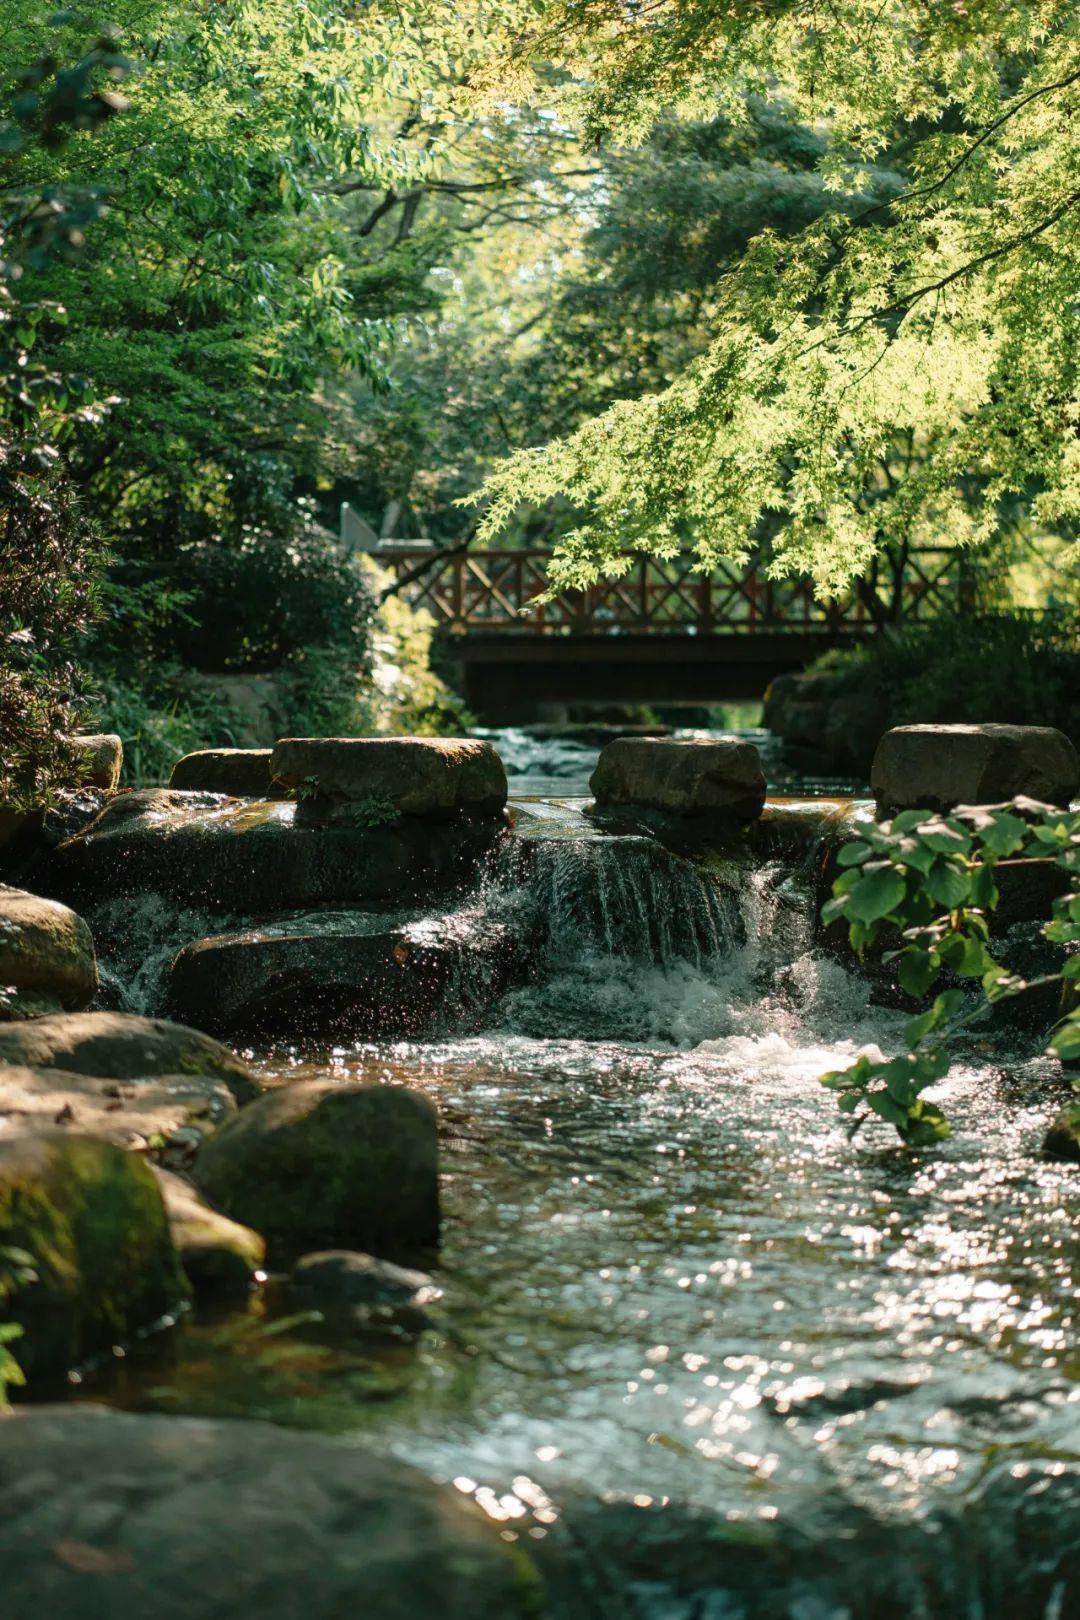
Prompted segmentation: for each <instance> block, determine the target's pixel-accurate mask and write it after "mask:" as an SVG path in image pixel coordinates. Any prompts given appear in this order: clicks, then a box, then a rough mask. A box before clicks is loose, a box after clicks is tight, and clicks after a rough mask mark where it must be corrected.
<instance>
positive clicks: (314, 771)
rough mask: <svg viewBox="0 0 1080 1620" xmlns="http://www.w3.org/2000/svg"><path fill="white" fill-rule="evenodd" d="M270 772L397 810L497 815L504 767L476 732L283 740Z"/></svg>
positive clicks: (326, 793)
mask: <svg viewBox="0 0 1080 1620" xmlns="http://www.w3.org/2000/svg"><path fill="white" fill-rule="evenodd" d="M270 774H271V775H272V776H273V778H274V779H275V781H278V782H281V783H283V784H284V785H285V786H286V787H289V788H294V789H299V790H301V791H302V790H303V789H305V788H308V789H309V790H310V791H311V792H312V793H313V794H314V793H317V794H318V795H320V796H321V797H324V798H331V799H332V798H342V799H346V800H351V801H353V802H356V801H366V802H367V803H370V804H372V805H384V806H386V807H387V808H388V810H391V809H392V810H393V811H396V812H397V814H398V815H407V816H435V817H442V816H451V815H454V814H456V813H458V812H461V811H466V812H469V813H470V814H473V815H488V816H490V815H497V814H498V812H499V811H501V810H502V809H503V807H504V805H505V804H506V795H507V786H506V772H505V770H504V769H503V763H502V760H501V759H500V758H499V756H498V754H497V753H496V752H495V750H494V748H492V746H491V744H490V743H489V742H482V741H480V739H479V738H476V737H285V738H282V740H281V741H280V742H278V743H276V744H275V745H274V752H273V755H272V757H271V760H270Z"/></svg>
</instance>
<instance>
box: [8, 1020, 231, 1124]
mask: <svg viewBox="0 0 1080 1620" xmlns="http://www.w3.org/2000/svg"><path fill="white" fill-rule="evenodd" d="M3 1063H8V1064H16V1065H23V1066H24V1067H27V1068H32V1069H61V1070H64V1071H66V1072H68V1073H70V1074H83V1075H93V1076H98V1077H100V1078H103V1079H108V1080H137V1079H140V1078H143V1077H146V1076H154V1075H190V1076H195V1075H205V1076H208V1077H210V1078H211V1079H220V1080H223V1081H224V1082H225V1084H226V1085H227V1086H228V1087H229V1089H230V1091H231V1092H232V1094H233V1096H234V1097H235V1098H236V1100H237V1102H238V1103H244V1102H249V1101H250V1100H251V1099H252V1098H254V1097H257V1096H259V1095H260V1094H261V1091H262V1087H261V1086H260V1085H259V1083H258V1082H257V1080H256V1079H255V1076H254V1074H253V1072H252V1070H251V1069H250V1068H249V1067H248V1065H247V1064H246V1063H243V1062H242V1061H241V1060H240V1058H238V1057H237V1056H236V1055H235V1054H234V1053H233V1052H230V1051H229V1049H228V1047H226V1046H222V1045H221V1044H220V1043H219V1042H217V1041H215V1040H212V1039H211V1037H210V1036H209V1035H204V1034H202V1032H201V1031H200V1030H197V1029H188V1028H186V1027H185V1026H184V1025H182V1024H172V1023H168V1022H167V1021H166V1020H165V1019H162V1018H142V1017H140V1016H139V1015H138V1014H136V1013H121V1012H85V1013H59V1014H56V1015H54V1016H52V1017H48V1018H34V1019H31V1020H28V1021H26V1022H24V1023H20V1024H12V1025H9V1026H6V1027H3V1026H0V1064H3Z"/></svg>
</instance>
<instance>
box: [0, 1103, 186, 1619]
mask: <svg viewBox="0 0 1080 1620" xmlns="http://www.w3.org/2000/svg"><path fill="white" fill-rule="evenodd" d="M0 1248H2V1249H4V1250H7V1251H9V1253H10V1252H12V1251H14V1252H15V1253H21V1254H24V1255H25V1256H26V1257H27V1261H28V1264H27V1265H26V1266H25V1268H24V1267H21V1266H15V1267H14V1275H15V1279H16V1280H15V1283H14V1286H13V1288H12V1289H11V1291H10V1293H8V1295H7V1297H5V1298H2V1299H0V1319H2V1320H7V1321H12V1322H16V1323H18V1324H19V1326H20V1327H21V1328H22V1329H23V1334H22V1336H21V1337H19V1338H17V1339H15V1340H13V1341H12V1342H11V1345H10V1347H9V1348H10V1349H11V1350H12V1352H13V1353H14V1355H15V1357H16V1359H17V1361H18V1362H19V1364H20V1366H21V1367H22V1368H23V1371H24V1372H25V1373H26V1374H27V1376H28V1378H31V1379H35V1378H38V1377H40V1376H44V1375H47V1374H55V1373H62V1372H63V1371H65V1369H67V1368H69V1367H73V1366H76V1365H77V1364H78V1363H79V1362H81V1361H84V1360H86V1358H87V1357H88V1356H91V1355H93V1354H95V1353H96V1352H98V1351H102V1350H107V1349H109V1348H110V1347H111V1346H112V1345H115V1344H121V1343H123V1342H124V1340H126V1339H128V1338H130V1337H131V1335H132V1334H133V1333H135V1332H137V1331H138V1330H139V1329H141V1328H147V1327H150V1326H151V1325H152V1324H153V1323H154V1322H155V1321H157V1320H158V1319H159V1318H160V1317H162V1316H163V1315H164V1314H165V1313H166V1312H168V1311H170V1310H173V1309H174V1308H175V1307H176V1305H177V1304H178V1302H180V1301H181V1300H182V1299H184V1298H185V1297H186V1295H187V1284H186V1282H185V1280H184V1277H183V1274H182V1272H181V1270H180V1265H179V1262H178V1260H177V1257H176V1251H175V1249H174V1247H173V1242H172V1237H171V1235H170V1232H169V1224H168V1221H167V1219H166V1216H165V1208H164V1205H163V1203H162V1200H161V1193H160V1191H159V1190H158V1186H157V1183H156V1182H155V1180H154V1176H153V1173H152V1171H151V1169H150V1167H149V1165H147V1164H146V1163H144V1162H143V1160H142V1159H140V1158H138V1157H137V1156H136V1155H135V1154H133V1153H125V1152H124V1151H123V1149H121V1148H118V1147H114V1146H113V1145H112V1143H110V1142H103V1141H100V1140H98V1139H97V1138H94V1137H89V1136H78V1135H71V1134H70V1133H68V1132H65V1131H61V1130H55V1131H44V1132H40V1133H35V1134H31V1135H25V1136H21V1137H19V1138H17V1139H16V1140H14V1141H0ZM8 1269H9V1268H7V1267H5V1270H8ZM3 1451H4V1447H3V1446H2V1445H0V1453H3ZM5 1500H7V1501H8V1502H9V1503H10V1498H8V1497H7V1496H6V1495H5ZM5 1587H6V1582H5ZM5 1601H6V1593H5Z"/></svg>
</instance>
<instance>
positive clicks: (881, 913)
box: [848, 866, 907, 923]
mask: <svg viewBox="0 0 1080 1620" xmlns="http://www.w3.org/2000/svg"><path fill="white" fill-rule="evenodd" d="M906 891H907V884H906V882H905V881H904V877H903V875H902V873H900V872H898V871H897V870H896V868H895V867H894V866H878V867H877V868H876V869H875V870H874V871H872V872H867V873H865V874H864V875H863V876H862V877H861V878H860V879H859V881H858V883H856V884H855V885H854V887H853V888H852V889H851V890H850V892H849V894H848V915H849V916H850V917H854V918H857V919H858V920H859V921H860V922H865V923H872V922H877V921H878V919H879V918H881V917H887V916H888V915H889V913H890V912H891V911H892V910H893V909H894V908H895V907H896V906H898V905H899V904H900V902H901V900H903V898H904V895H905V893H906Z"/></svg>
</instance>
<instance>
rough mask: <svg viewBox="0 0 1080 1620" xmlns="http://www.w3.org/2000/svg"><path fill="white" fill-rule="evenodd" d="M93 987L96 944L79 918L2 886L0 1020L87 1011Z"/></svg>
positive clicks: (37, 897)
mask: <svg viewBox="0 0 1080 1620" xmlns="http://www.w3.org/2000/svg"><path fill="white" fill-rule="evenodd" d="M97 985H98V975H97V963H96V961H95V959H94V940H93V936H92V935H91V933H90V930H89V928H88V927H87V926H86V924H85V923H84V922H83V920H82V918H81V917H79V916H76V914H75V912H74V911H69V910H68V908H67V906H62V905H60V904H59V903H58V902H57V901H55V900H44V899H42V898H41V896H40V895H36V894H28V893H27V892H26V890H25V889H10V888H8V887H7V886H6V885H4V884H0V1019H5V1018H22V1017H29V1016H33V1015H35V1014H38V1013H43V1012H56V1011H58V1010H59V1009H61V1008H81V1007H85V1006H86V1005H87V1004H88V1003H89V1002H90V1001H92V1000H93V997H94V993H95V991H96V990H97Z"/></svg>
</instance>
